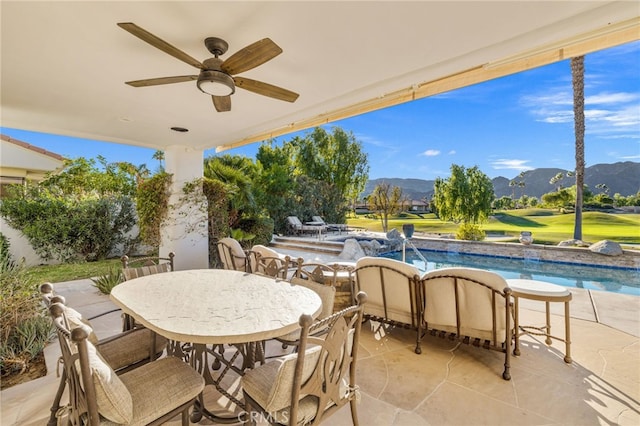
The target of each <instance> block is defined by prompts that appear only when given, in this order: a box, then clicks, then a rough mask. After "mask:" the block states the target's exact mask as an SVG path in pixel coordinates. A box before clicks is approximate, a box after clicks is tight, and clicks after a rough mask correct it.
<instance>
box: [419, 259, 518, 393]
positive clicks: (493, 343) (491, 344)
mask: <svg viewBox="0 0 640 426" xmlns="http://www.w3.org/2000/svg"><path fill="white" fill-rule="evenodd" d="M420 304H421V305H422V309H421V310H422V312H423V320H424V329H425V330H428V331H429V332H430V333H431V334H432V335H439V336H440V337H445V336H446V337H449V338H450V339H458V340H461V341H462V342H463V343H467V344H469V343H471V344H473V345H474V346H482V347H484V348H486V349H492V350H495V351H499V352H503V353H504V354H505V358H504V371H503V373H502V377H503V378H504V379H505V380H510V379H511V374H510V356H511V344H512V342H511V340H512V335H513V334H512V333H513V332H514V331H513V330H512V325H511V324H512V323H511V317H512V315H513V311H512V308H511V289H510V288H509V286H508V284H507V282H506V281H505V280H504V278H502V277H501V276H500V275H498V274H496V273H494V272H490V271H486V270H480V269H474V268H442V269H436V270H433V271H429V272H427V273H426V274H424V275H423V277H422V279H421V281H420Z"/></svg>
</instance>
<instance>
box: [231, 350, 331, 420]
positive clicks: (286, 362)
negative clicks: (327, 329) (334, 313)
mask: <svg viewBox="0 0 640 426" xmlns="http://www.w3.org/2000/svg"><path fill="white" fill-rule="evenodd" d="M320 350H321V348H320V346H314V347H311V348H309V349H307V351H306V352H305V362H304V367H303V371H302V383H304V382H305V381H306V380H308V379H309V377H311V374H312V373H313V370H314V369H315V367H316V364H317V362H318V358H319V356H320ZM297 358H298V354H297V353H293V354H289V355H285V356H283V357H280V358H276V359H274V360H273V361H270V362H267V363H266V364H264V365H261V366H259V367H256V368H254V369H252V370H249V371H247V372H246V373H245V375H244V376H243V377H242V389H243V390H244V391H245V392H246V393H247V394H248V395H250V396H251V398H253V399H254V400H255V401H256V402H257V403H258V404H260V406H261V407H262V408H263V409H264V410H265V411H267V412H276V411H279V410H282V409H284V408H287V407H289V406H290V405H291V389H292V388H293V376H294V372H295V368H296V360H297ZM314 415H315V411H314Z"/></svg>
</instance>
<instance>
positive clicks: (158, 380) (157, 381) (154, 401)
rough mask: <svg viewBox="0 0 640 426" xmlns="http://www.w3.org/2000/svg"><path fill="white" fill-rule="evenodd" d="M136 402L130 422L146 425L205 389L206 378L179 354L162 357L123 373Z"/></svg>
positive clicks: (123, 380) (123, 377)
mask: <svg viewBox="0 0 640 426" xmlns="http://www.w3.org/2000/svg"><path fill="white" fill-rule="evenodd" d="M120 378H121V380H122V382H123V383H124V385H125V386H126V387H127V389H129V392H130V393H131V398H132V401H133V407H135V409H134V410H133V417H132V419H131V424H136V425H146V424H149V423H150V422H152V421H153V420H155V419H157V418H158V417H160V416H163V415H164V414H166V413H168V412H170V411H172V410H173V409H175V408H177V407H179V406H180V405H182V404H185V403H187V402H189V401H191V400H193V399H194V398H195V397H197V396H198V395H199V394H200V392H202V390H203V389H204V379H203V377H202V375H200V374H199V373H198V372H196V371H195V370H194V369H193V368H191V367H190V366H189V365H188V364H186V363H184V362H183V361H182V360H180V359H178V358H176V357H167V358H162V359H159V360H157V361H154V362H151V363H149V364H145V365H143V366H141V367H138V368H136V369H135V370H131V371H129V372H126V373H124V374H123V375H121V376H120Z"/></svg>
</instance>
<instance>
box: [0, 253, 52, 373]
mask: <svg viewBox="0 0 640 426" xmlns="http://www.w3.org/2000/svg"><path fill="white" fill-rule="evenodd" d="M0 268H1V269H0V328H1V332H0V339H1V340H0V369H1V371H2V375H3V376H5V375H8V374H12V373H16V372H22V371H24V370H25V369H26V368H27V367H28V366H29V363H30V362H31V361H32V360H33V359H34V358H36V357H37V356H38V355H39V354H40V353H41V352H42V350H43V349H44V346H45V345H46V343H47V342H48V341H49V340H50V338H51V335H52V330H53V329H52V324H51V320H50V319H49V316H48V315H47V314H46V312H45V310H44V307H43V305H42V303H41V302H40V292H39V290H38V288H37V285H35V284H34V283H33V282H32V281H31V280H30V279H29V278H28V276H27V274H26V272H25V271H26V269H25V267H24V265H23V264H21V263H15V262H10V261H9V260H7V259H5V261H4V262H2V264H0Z"/></svg>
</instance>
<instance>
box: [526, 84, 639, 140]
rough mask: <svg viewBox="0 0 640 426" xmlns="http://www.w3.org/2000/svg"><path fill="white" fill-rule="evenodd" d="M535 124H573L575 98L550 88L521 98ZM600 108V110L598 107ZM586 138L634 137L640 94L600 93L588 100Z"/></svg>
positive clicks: (636, 128) (637, 123) (636, 129)
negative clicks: (592, 135) (589, 135)
mask: <svg viewBox="0 0 640 426" xmlns="http://www.w3.org/2000/svg"><path fill="white" fill-rule="evenodd" d="M521 104H522V105H524V106H525V107H528V108H529V110H530V112H531V114H533V115H534V116H535V117H537V118H536V121H540V122H543V123H552V124H557V123H573V106H572V105H573V97H572V95H571V93H570V92H568V91H558V90H557V88H549V89H548V92H546V93H541V94H537V95H528V96H524V97H522V98H521ZM596 106H597V107H596ZM584 115H585V120H586V131H587V134H597V135H598V136H599V137H605V138H606V137H608V136H610V135H614V134H620V133H621V132H625V133H627V134H629V133H630V134H634V133H637V131H638V126H640V93H632V92H600V93H596V94H594V95H590V96H586V97H585V111H584Z"/></svg>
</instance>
